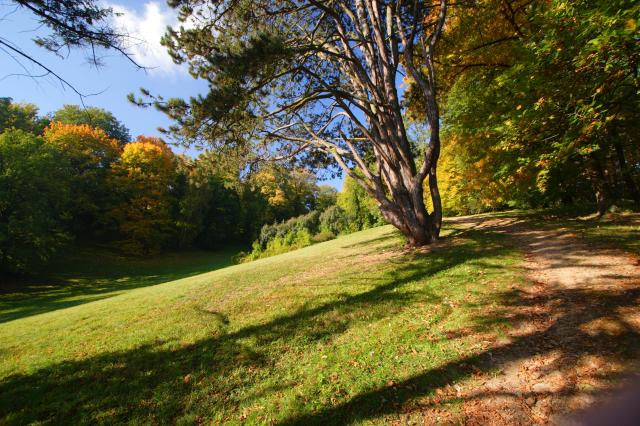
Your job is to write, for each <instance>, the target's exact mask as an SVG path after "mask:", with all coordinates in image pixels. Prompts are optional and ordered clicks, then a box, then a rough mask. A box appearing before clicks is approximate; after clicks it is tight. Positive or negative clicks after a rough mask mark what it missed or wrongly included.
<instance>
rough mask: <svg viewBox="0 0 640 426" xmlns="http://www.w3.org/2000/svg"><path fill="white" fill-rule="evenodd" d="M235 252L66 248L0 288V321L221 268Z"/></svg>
mask: <svg viewBox="0 0 640 426" xmlns="http://www.w3.org/2000/svg"><path fill="white" fill-rule="evenodd" d="M237 251H238V250H224V251H218V252H205V251H191V252H183V253H176V254H167V255H164V256H162V257H158V258H152V259H141V258H130V257H126V256H123V255H119V254H116V253H114V252H111V251H108V250H105V249H98V248H93V249H88V248H82V249H76V250H69V253H68V254H65V255H64V257H63V258H61V259H59V260H57V261H54V262H53V263H52V264H50V265H49V266H48V267H47V271H46V273H41V274H39V275H34V276H30V277H21V278H14V279H12V280H11V281H10V282H9V283H8V284H7V285H0V323H3V322H5V321H10V320H14V319H17V318H22V317H26V316H31V315H35V314H40V313H45V312H49V311H54V310H57V309H62V308H66V307H70V306H75V305H80V304H83V303H87V302H91V301H95V300H99V299H104V298H107V297H113V296H116V295H118V294H122V293H124V292H126V291H129V290H131V289H134V288H138V287H146V286H151V285H156V284H160V283H165V282H169V281H174V280H177V279H180V278H184V277H189V276H193V275H198V274H202V273H203V272H208V271H212V270H214V269H219V268H223V267H225V266H229V265H231V264H232V261H231V260H232V257H233V255H234V254H235V253H237ZM2 279H3V278H2V277H0V280H2ZM5 279H6V278H5Z"/></svg>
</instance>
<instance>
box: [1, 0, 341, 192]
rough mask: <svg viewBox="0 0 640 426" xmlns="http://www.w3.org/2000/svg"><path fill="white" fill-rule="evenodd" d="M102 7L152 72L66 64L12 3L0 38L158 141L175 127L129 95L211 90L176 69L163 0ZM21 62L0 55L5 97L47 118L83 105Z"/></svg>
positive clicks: (72, 57) (112, 59)
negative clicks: (166, 40)
mask: <svg viewBox="0 0 640 426" xmlns="http://www.w3.org/2000/svg"><path fill="white" fill-rule="evenodd" d="M102 3H103V4H107V5H108V6H110V7H112V8H113V9H114V11H116V12H117V13H118V14H120V16H118V17H116V18H115V25H116V26H117V27H120V28H124V29H126V31H127V33H129V34H130V35H131V36H133V37H135V38H136V39H139V40H140V42H139V43H136V44H135V45H134V46H132V47H131V48H130V50H129V51H130V53H132V56H133V57H134V58H135V60H136V61H137V62H138V63H139V64H141V65H143V66H145V67H147V68H148V69H147V70H140V69H137V68H136V67H135V66H134V65H133V64H131V63H130V62H129V61H128V60H127V59H126V58H124V57H122V56H119V55H117V54H116V53H113V52H109V51H106V52H103V59H102V62H103V65H102V66H101V67H99V68H96V67H95V66H93V65H91V64H90V63H89V61H88V60H87V58H86V56H85V54H84V52H82V51H78V50H74V51H71V52H69V54H68V55H66V56H65V57H64V58H59V57H57V56H56V55H54V54H53V53H50V52H47V51H46V50H44V49H42V48H40V47H38V46H36V45H35V43H34V42H33V38H34V37H36V36H43V35H46V34H47V33H48V31H47V29H46V28H42V27H41V25H40V23H39V22H38V20H37V19H36V18H35V17H34V16H33V15H32V14H31V13H29V12H27V11H25V10H23V9H21V8H19V7H17V6H16V5H15V3H13V2H11V1H9V0H0V37H2V38H3V39H4V40H8V41H9V42H11V43H13V44H15V45H17V46H19V47H20V49H22V50H23V51H25V52H27V53H28V54H30V55H32V56H33V57H35V58H37V59H38V60H39V61H41V62H42V63H43V64H45V65H46V66H47V67H49V68H51V69H52V70H54V71H55V72H56V73H58V74H59V75H60V76H61V77H63V78H64V79H65V80H67V81H68V82H69V83H70V84H72V85H73V86H74V87H75V88H76V89H77V90H78V91H79V92H81V93H83V94H91V96H87V97H85V98H84V103H85V105H87V106H96V107H100V108H104V109H107V110H109V111H111V112H112V113H113V114H114V115H115V116H116V117H117V118H118V119H119V120H120V121H121V122H122V123H124V124H125V126H127V127H128V128H129V130H130V131H131V135H132V136H133V137H135V136H137V135H140V134H145V135H158V131H157V128H158V127H166V126H168V125H169V124H170V121H169V120H168V119H167V117H166V116H165V115H164V114H162V113H160V112H159V111H156V110H155V109H153V108H140V107H137V106H135V105H132V104H131V103H129V101H128V100H127V94H129V93H134V94H139V89H140V88H141V87H144V88H146V89H148V90H149V91H150V92H151V93H153V94H160V95H162V96H164V97H165V98H168V97H183V98H188V97H189V96H194V95H196V94H198V93H204V92H205V91H206V90H207V86H206V84H205V83H204V82H202V81H197V80H195V79H193V78H192V77H191V76H190V75H189V73H188V72H187V69H186V66H178V65H176V64H174V63H173V61H172V60H171V58H170V57H169V55H168V54H167V52H166V50H165V48H164V47H163V46H162V45H161V44H160V37H162V35H163V34H164V32H165V29H166V27H167V26H171V25H175V24H176V23H177V18H176V13H175V11H174V10H173V9H171V8H169V7H168V6H167V5H166V3H165V2H164V1H163V0H159V1H127V0H113V1H108V2H107V1H103V2H102ZM0 47H2V46H0ZM17 59H18V58H13V57H12V56H11V55H9V54H7V52H6V51H2V50H0V97H10V98H13V100H14V102H26V103H33V104H35V105H37V106H38V107H39V108H40V113H41V114H42V115H44V114H47V113H49V112H52V111H55V110H57V109H58V108H60V107H61V106H63V105H65V104H80V97H79V96H78V95H77V94H76V93H75V92H74V91H73V90H71V89H70V88H68V87H64V86H63V85H61V84H60V82H59V81H58V80H57V79H55V78H53V77H46V78H32V77H29V76H28V75H27V74H31V75H39V74H42V69H39V68H38V67H37V66H35V65H33V64H30V63H29V62H28V61H26V60H19V61H18V60H17ZM18 62H20V63H18ZM174 151H176V152H179V153H187V154H190V155H196V154H197V152H196V151H195V150H193V149H186V150H185V149H184V148H181V147H174ZM325 183H328V184H331V185H333V186H335V187H337V188H338V189H340V188H341V186H342V184H341V180H340V179H334V180H332V181H327V182H325Z"/></svg>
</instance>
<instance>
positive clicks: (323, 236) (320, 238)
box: [311, 231, 336, 244]
mask: <svg viewBox="0 0 640 426" xmlns="http://www.w3.org/2000/svg"><path fill="white" fill-rule="evenodd" d="M335 237H336V235H335V234H334V233H333V232H329V231H320V233H319V234H316V235H314V236H313V237H311V241H313V243H314V244H316V243H324V242H325V241H329V240H333V239H334V238H335Z"/></svg>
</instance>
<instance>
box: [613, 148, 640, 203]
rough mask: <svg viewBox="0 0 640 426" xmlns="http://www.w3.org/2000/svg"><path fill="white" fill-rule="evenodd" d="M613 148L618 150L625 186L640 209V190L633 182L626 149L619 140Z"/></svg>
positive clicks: (617, 154)
mask: <svg viewBox="0 0 640 426" xmlns="http://www.w3.org/2000/svg"><path fill="white" fill-rule="evenodd" d="M613 146H614V148H615V150H616V156H617V157H618V163H619V165H620V171H621V172H622V178H623V179H624V182H625V184H626V185H627V190H628V191H629V195H631V198H633V201H634V202H635V205H636V207H640V190H638V185H636V182H635V181H634V180H633V175H632V174H631V171H630V170H629V166H628V165H627V159H626V157H625V155H624V148H623V146H622V143H620V141H619V140H616V141H614V142H613Z"/></svg>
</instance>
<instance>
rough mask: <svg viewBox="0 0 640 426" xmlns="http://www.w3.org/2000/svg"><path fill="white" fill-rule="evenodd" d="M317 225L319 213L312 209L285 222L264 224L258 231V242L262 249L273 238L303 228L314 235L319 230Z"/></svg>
mask: <svg viewBox="0 0 640 426" xmlns="http://www.w3.org/2000/svg"><path fill="white" fill-rule="evenodd" d="M319 226H320V213H319V212H317V211H312V212H310V213H307V214H304V215H301V216H296V217H292V218H291V219H289V220H287V221H286V222H281V223H274V224H272V225H264V226H263V227H262V229H261V231H260V237H259V238H258V243H259V244H260V247H261V248H263V249H264V248H266V247H267V244H268V243H269V242H270V241H272V240H273V239H274V238H283V237H284V236H285V235H287V234H294V233H296V232H299V231H303V230H304V231H307V232H308V233H309V235H314V234H316V233H317V232H318V231H319Z"/></svg>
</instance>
